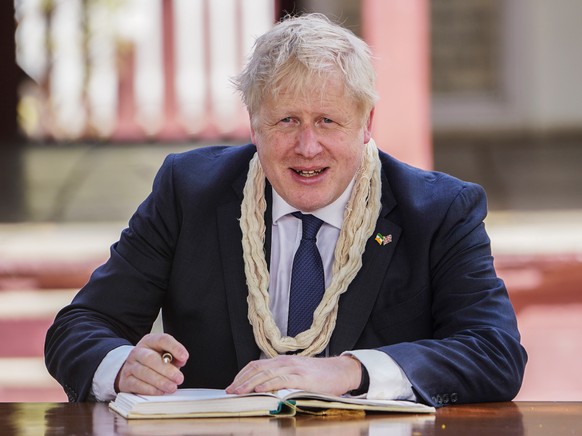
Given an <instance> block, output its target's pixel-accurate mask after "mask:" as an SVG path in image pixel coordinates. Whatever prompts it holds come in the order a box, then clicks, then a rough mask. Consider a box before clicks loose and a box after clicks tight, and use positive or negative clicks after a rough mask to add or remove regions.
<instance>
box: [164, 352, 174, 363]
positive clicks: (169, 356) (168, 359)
mask: <svg viewBox="0 0 582 436" xmlns="http://www.w3.org/2000/svg"><path fill="white" fill-rule="evenodd" d="M172 360H174V356H172V353H170V352H168V351H165V352H164V354H162V361H163V362H164V363H172Z"/></svg>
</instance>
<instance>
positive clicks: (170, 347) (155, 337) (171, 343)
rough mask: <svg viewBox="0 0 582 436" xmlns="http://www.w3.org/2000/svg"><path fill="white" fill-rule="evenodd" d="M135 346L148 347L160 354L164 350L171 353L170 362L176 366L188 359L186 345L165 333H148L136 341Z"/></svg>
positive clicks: (180, 365)
mask: <svg viewBox="0 0 582 436" xmlns="http://www.w3.org/2000/svg"><path fill="white" fill-rule="evenodd" d="M137 346H138V347H140V346H143V347H146V348H150V349H152V350H154V351H156V352H157V353H159V355H160V356H161V355H162V354H163V353H165V352H167V353H170V354H171V355H172V364H173V365H174V366H177V367H178V368H181V367H182V366H184V365H185V364H186V362H187V361H188V357H189V355H188V350H186V347H184V346H183V345H182V344H181V343H180V342H178V340H176V339H175V338H174V337H173V336H172V335H169V334H167V333H150V334H148V335H145V336H144V337H143V338H142V340H141V341H139V342H138V343H137Z"/></svg>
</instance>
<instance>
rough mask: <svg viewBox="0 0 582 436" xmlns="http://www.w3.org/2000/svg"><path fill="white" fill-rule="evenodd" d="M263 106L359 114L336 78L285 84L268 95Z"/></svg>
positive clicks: (355, 102)
mask: <svg viewBox="0 0 582 436" xmlns="http://www.w3.org/2000/svg"><path fill="white" fill-rule="evenodd" d="M261 106H262V107H263V108H268V110H269V111H273V110H275V111H276V110H278V109H280V110H289V109H297V110H321V111H333V112H337V111H342V112H350V111H353V112H358V111H359V105H358V103H357V101H356V100H355V99H354V98H353V96H352V95H351V94H350V93H349V92H348V91H347V89H346V86H345V84H344V82H343V81H342V80H341V79H340V78H338V77H337V76H336V75H328V76H324V77H314V78H312V80H310V81H309V82H308V83H296V82H294V81H292V80H289V81H288V82H287V83H285V82H283V83H281V85H280V86H278V87H277V88H275V89H274V90H273V91H272V92H270V93H267V95H266V96H265V98H264V99H263V101H262V103H261Z"/></svg>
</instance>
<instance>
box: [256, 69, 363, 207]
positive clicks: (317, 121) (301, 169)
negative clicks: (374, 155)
mask: <svg viewBox="0 0 582 436" xmlns="http://www.w3.org/2000/svg"><path fill="white" fill-rule="evenodd" d="M372 115H373V111H371V112H370V113H367V114H365V115H363V114H362V110H361V109H360V108H359V107H358V105H357V104H356V102H355V101H354V99H353V98H351V97H349V96H348V95H347V93H346V92H345V91H344V86H343V84H342V82H341V81H340V80H339V79H337V78H335V77H333V76H332V77H330V78H328V79H327V80H326V81H325V82H324V83H323V84H322V85H320V86H313V87H312V89H310V90H308V92H305V93H303V95H302V96H295V95H291V94H289V93H285V92H282V93H280V94H279V95H278V96H277V98H275V99H274V98H272V97H267V98H266V99H265V101H263V103H262V105H261V107H260V108H259V111H258V113H256V114H255V115H254V117H253V122H252V123H251V138H252V141H253V143H254V144H255V145H256V146H257V152H258V154H259V159H260V161H261V165H262V167H263V170H264V172H265V175H266V176H267V179H268V180H269V182H271V185H273V188H274V189H275V190H276V191H277V193H278V194H279V195H280V196H281V197H283V199H284V200H285V201H286V202H287V203H289V204H290V205H292V206H294V207H296V208H298V209H300V210H302V211H305V212H310V211H314V210H316V209H319V208H322V207H324V206H327V205H328V204H330V203H332V202H334V201H335V200H336V199H337V198H338V197H339V196H340V195H341V194H342V192H343V191H344V190H345V189H346V187H347V186H348V184H349V183H350V181H351V180H352V178H353V177H354V175H355V173H356V171H357V170H358V168H359V166H360V163H361V162H362V157H363V152H364V144H365V143H367V142H368V141H369V140H370V128H371V124H372Z"/></svg>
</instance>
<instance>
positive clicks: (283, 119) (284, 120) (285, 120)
mask: <svg viewBox="0 0 582 436" xmlns="http://www.w3.org/2000/svg"><path fill="white" fill-rule="evenodd" d="M291 121H292V118H291V117H285V118H281V121H280V122H281V123H290V122H291Z"/></svg>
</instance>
